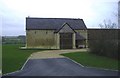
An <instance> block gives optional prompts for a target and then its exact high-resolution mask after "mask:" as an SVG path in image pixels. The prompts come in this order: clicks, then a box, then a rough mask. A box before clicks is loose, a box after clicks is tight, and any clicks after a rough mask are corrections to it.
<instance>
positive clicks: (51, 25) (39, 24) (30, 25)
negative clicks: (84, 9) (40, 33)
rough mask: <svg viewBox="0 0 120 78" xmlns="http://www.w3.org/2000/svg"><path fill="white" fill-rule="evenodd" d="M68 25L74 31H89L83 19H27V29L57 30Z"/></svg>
mask: <svg viewBox="0 0 120 78" xmlns="http://www.w3.org/2000/svg"><path fill="white" fill-rule="evenodd" d="M64 23H68V24H69V25H70V26H71V27H72V28H73V29H87V27H86V25H85V23H84V21H83V19H74V18H31V17H27V18H26V29H27V30H30V29H33V30H37V29H43V30H44V29H51V30H56V29H59V28H61V27H62V26H63V24H64Z"/></svg>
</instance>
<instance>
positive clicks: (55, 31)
mask: <svg viewBox="0 0 120 78" xmlns="http://www.w3.org/2000/svg"><path fill="white" fill-rule="evenodd" d="M66 24H67V25H68V26H69V27H70V28H71V29H72V31H73V32H75V33H76V31H75V30H74V29H73V28H72V27H71V26H70V25H69V24H68V23H64V24H63V25H62V26H61V27H60V28H59V29H57V30H56V31H55V33H58V32H59V31H60V30H61V29H62V28H63V27H64V26H65V25H66Z"/></svg>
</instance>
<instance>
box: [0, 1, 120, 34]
mask: <svg viewBox="0 0 120 78" xmlns="http://www.w3.org/2000/svg"><path fill="white" fill-rule="evenodd" d="M118 1H119V0H0V24H1V26H2V35H5V36H8V35H9V36H10V35H11V36H12V35H25V18H26V17H27V16H30V17H43V18H81V19H83V20H84V22H85V24H86V26H87V27H88V28H98V27H99V26H98V25H99V24H100V23H103V20H104V19H105V20H109V19H110V20H111V21H112V22H115V23H117V17H116V16H115V15H116V14H117V10H118Z"/></svg>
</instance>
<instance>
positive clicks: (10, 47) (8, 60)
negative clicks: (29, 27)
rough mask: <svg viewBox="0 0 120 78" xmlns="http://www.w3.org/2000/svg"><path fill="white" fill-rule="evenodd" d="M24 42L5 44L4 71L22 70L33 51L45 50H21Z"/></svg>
mask: <svg viewBox="0 0 120 78" xmlns="http://www.w3.org/2000/svg"><path fill="white" fill-rule="evenodd" d="M20 46H24V45H23V44H5V45H3V46H2V73H3V74H5V73H10V72H13V71H16V70H20V69H21V67H22V66H23V64H24V63H25V61H26V60H27V58H28V57H29V56H30V54H32V53H33V52H37V51H43V50H20V49H19V47H20Z"/></svg>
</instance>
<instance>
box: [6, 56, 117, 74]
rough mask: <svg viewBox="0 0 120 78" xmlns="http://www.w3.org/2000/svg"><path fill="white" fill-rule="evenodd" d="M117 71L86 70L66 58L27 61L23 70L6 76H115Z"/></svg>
mask: <svg viewBox="0 0 120 78" xmlns="http://www.w3.org/2000/svg"><path fill="white" fill-rule="evenodd" d="M117 75H118V72H117V71H110V70H102V69H97V68H86V67H82V66H80V65H79V64H77V63H75V62H73V61H71V60H70V59H68V58H65V57H63V58H62V57H61V58H49V59H48V58H47V59H29V60H28V61H27V63H26V64H25V66H24V68H23V69H22V70H20V71H18V72H16V73H12V74H8V76H117Z"/></svg>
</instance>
